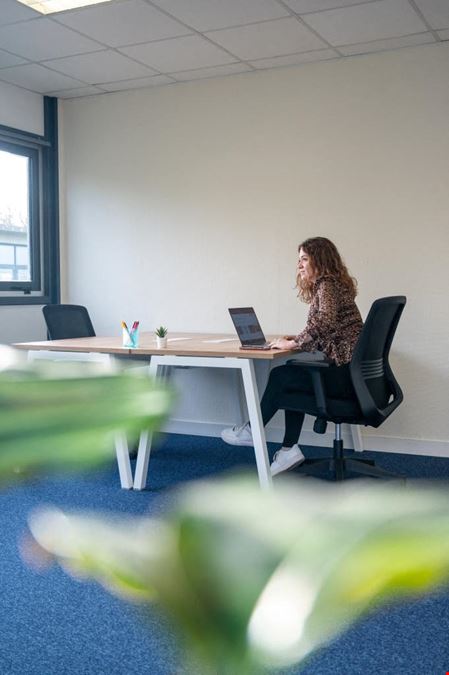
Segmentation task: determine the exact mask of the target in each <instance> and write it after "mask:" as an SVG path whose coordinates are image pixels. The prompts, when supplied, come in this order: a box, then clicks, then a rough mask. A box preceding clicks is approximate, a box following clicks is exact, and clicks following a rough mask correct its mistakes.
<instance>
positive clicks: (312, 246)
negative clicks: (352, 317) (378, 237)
mask: <svg viewBox="0 0 449 675" xmlns="http://www.w3.org/2000/svg"><path fill="white" fill-rule="evenodd" d="M301 249H302V250H303V251H304V252H305V253H307V255H308V256H309V257H310V263H311V266H312V269H313V270H314V272H315V273H316V278H317V279H318V278H320V277H324V276H326V277H332V278H333V279H335V280H337V281H338V282H339V283H340V284H341V285H342V286H344V287H345V288H346V289H347V292H348V294H349V295H350V296H351V297H352V298H355V296H356V295H357V281H356V279H354V277H352V276H351V275H350V274H349V272H348V268H347V267H346V265H345V264H344V262H343V260H342V258H341V255H340V254H339V252H338V249H337V247H336V246H335V244H333V243H332V242H331V241H330V239H326V237H312V238H310V239H306V240H305V241H303V242H302V244H299V246H298V253H299V251H300V250H301ZM314 283H315V282H314V281H312V282H311V281H307V280H303V279H301V277H300V275H299V274H297V275H296V288H297V289H298V296H299V297H300V298H301V300H303V302H310V301H311V299H312V295H313V287H314Z"/></svg>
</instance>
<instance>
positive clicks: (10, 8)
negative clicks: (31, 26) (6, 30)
mask: <svg viewBox="0 0 449 675" xmlns="http://www.w3.org/2000/svg"><path fill="white" fill-rule="evenodd" d="M39 16H40V14H39V12H36V11H35V10H34V9H30V8H29V7H25V5H21V4H20V3H19V2H16V0H1V11H0V26H2V25H3V24H6V23H14V21H26V20H27V19H36V18H37V17H39Z"/></svg>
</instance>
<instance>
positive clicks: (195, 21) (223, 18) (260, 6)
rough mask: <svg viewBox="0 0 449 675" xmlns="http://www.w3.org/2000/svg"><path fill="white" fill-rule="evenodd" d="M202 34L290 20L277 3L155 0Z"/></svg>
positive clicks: (230, 0) (271, 0)
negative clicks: (281, 18) (251, 24)
mask: <svg viewBox="0 0 449 675" xmlns="http://www.w3.org/2000/svg"><path fill="white" fill-rule="evenodd" d="M153 2H154V4H156V5H158V6H159V7H161V8H162V9H164V10H166V11H167V12H169V13H170V14H172V15H173V16H175V17H176V18H177V19H180V20H181V21H184V22H185V23H186V24H188V25H189V26H192V27H193V28H195V30H199V31H207V30H213V29H215V28H227V27H228V26H239V25H241V24H246V23H254V22H256V21H267V20H269V19H277V18H280V17H283V16H288V12H287V10H285V9H284V8H283V7H281V5H279V4H278V3H277V2H276V1H275V0H189V2H186V0H153Z"/></svg>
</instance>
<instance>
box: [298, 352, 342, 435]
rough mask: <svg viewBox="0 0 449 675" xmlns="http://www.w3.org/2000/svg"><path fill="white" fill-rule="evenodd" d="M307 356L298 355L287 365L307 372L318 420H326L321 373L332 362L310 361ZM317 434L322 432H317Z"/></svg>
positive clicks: (322, 360) (323, 360)
mask: <svg viewBox="0 0 449 675" xmlns="http://www.w3.org/2000/svg"><path fill="white" fill-rule="evenodd" d="M307 354H310V352H304V354H299V355H298V357H295V358H294V359H291V360H290V361H287V363H289V364H291V365H292V366H297V367H298V368H302V369H303V370H305V371H307V372H308V373H309V374H310V376H311V378H312V384H313V393H314V395H315V400H316V404H317V408H318V413H319V418H321V417H323V418H326V419H327V418H328V412H327V404H326V393H325V387H324V382H323V377H322V373H323V370H324V369H325V368H329V366H330V365H331V363H332V362H331V361H329V360H327V359H326V358H325V357H323V358H322V359H320V360H311V359H310V356H309V358H308V359H307V358H306V355H307ZM315 359H316V357H315ZM319 418H318V419H319ZM318 419H317V420H316V422H315V424H317V423H318V427H317V429H318V428H320V424H319V422H318ZM314 426H315V425H314ZM318 433H324V432H323V431H319V432H318Z"/></svg>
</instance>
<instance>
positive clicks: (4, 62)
mask: <svg viewBox="0 0 449 675" xmlns="http://www.w3.org/2000/svg"><path fill="white" fill-rule="evenodd" d="M21 63H26V60H25V59H21V58H20V57H19V56H14V55H13V54H8V52H4V51H3V50H2V49H0V68H9V66H19V65H20V64H21Z"/></svg>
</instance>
